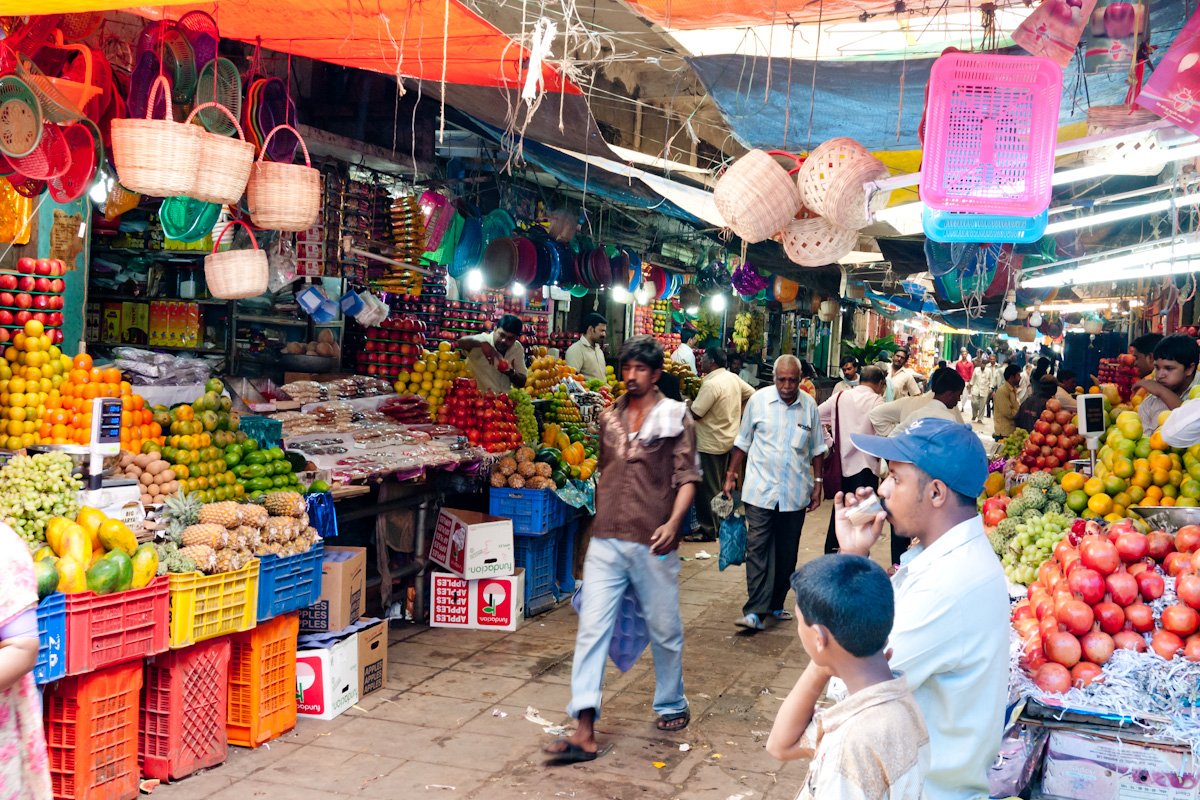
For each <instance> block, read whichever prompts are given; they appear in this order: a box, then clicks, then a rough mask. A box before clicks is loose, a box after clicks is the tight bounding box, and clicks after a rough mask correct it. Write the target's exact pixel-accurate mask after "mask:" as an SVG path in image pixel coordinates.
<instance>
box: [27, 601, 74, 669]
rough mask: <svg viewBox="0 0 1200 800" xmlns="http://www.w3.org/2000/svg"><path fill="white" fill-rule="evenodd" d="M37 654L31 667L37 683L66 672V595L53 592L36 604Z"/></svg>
mask: <svg viewBox="0 0 1200 800" xmlns="http://www.w3.org/2000/svg"><path fill="white" fill-rule="evenodd" d="M37 623H38V658H37V664H36V665H35V666H34V668H33V679H34V680H35V681H36V682H37V683H51V682H53V681H56V680H58V679H59V678H61V677H63V676H64V675H66V674H67V597H66V595H64V594H63V593H62V592H55V593H54V594H52V595H49V596H48V597H46V598H45V599H44V600H42V602H40V603H38V607H37Z"/></svg>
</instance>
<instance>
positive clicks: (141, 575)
mask: <svg viewBox="0 0 1200 800" xmlns="http://www.w3.org/2000/svg"><path fill="white" fill-rule="evenodd" d="M132 564H133V583H132V584H130V588H133V589H141V588H142V587H143V586H146V585H147V584H149V583H150V581H152V580H154V576H155V575H157V574H158V551H157V550H155V549H154V545H152V544H150V543H146V544H144V545H141V546H140V547H138V549H137V550H136V551H134V553H133V558H132Z"/></svg>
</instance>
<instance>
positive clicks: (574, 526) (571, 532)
mask: <svg viewBox="0 0 1200 800" xmlns="http://www.w3.org/2000/svg"><path fill="white" fill-rule="evenodd" d="M578 530H579V520H578V519H573V520H571V521H570V522H568V523H567V524H566V525H563V526H562V527H561V528H559V529H558V533H557V535H558V555H557V556H556V557H555V568H554V581H555V583H556V584H558V597H559V599H562V598H563V597H567V596H569V595H570V594H571V593H572V592H574V591H575V534H576V533H577V532H578Z"/></svg>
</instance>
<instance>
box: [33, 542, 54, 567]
mask: <svg viewBox="0 0 1200 800" xmlns="http://www.w3.org/2000/svg"><path fill="white" fill-rule="evenodd" d="M47 558H55V555H54V550H53V549H51V547H50V545H48V544H44V545H42V546H41V547H39V548H38V549H37V552H35V553H34V554H33V563H35V564H36V563H37V562H39V561H44V560H46V559H47Z"/></svg>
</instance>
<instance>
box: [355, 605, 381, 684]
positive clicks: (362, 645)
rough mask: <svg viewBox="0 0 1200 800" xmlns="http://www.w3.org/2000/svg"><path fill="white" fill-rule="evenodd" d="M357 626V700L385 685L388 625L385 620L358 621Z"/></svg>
mask: <svg viewBox="0 0 1200 800" xmlns="http://www.w3.org/2000/svg"><path fill="white" fill-rule="evenodd" d="M356 626H358V628H359V630H358V634H357V639H358V699H359V700H361V699H362V698H364V697H366V696H367V695H369V694H372V693H374V692H378V691H379V690H381V689H383V688H384V686H386V685H387V651H388V623H387V620H386V619H376V618H374V617H372V618H368V619H360V620H359V621H358V622H357V623H356Z"/></svg>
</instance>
